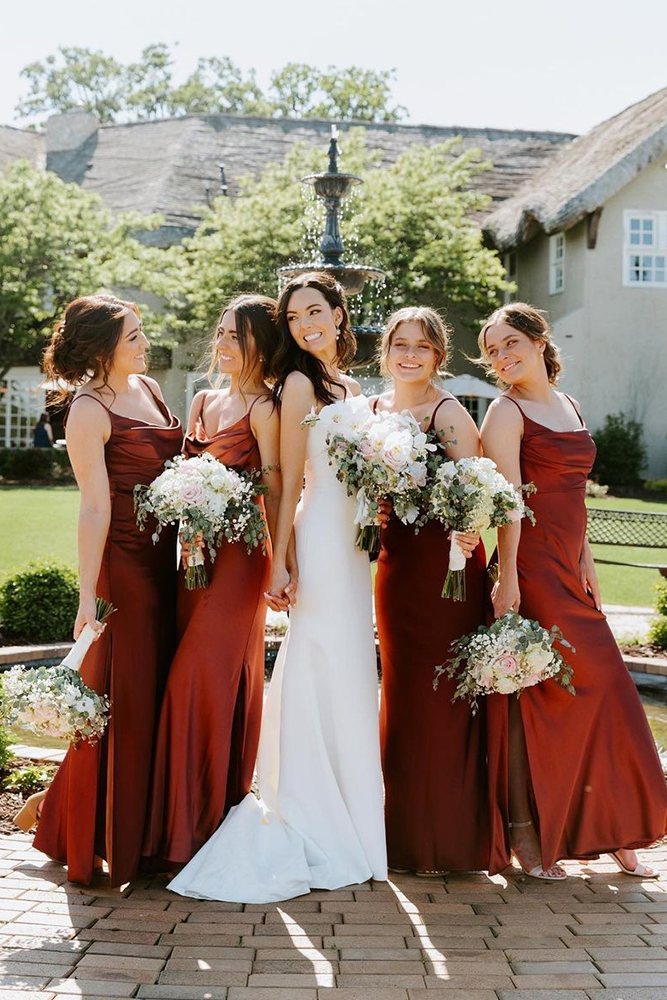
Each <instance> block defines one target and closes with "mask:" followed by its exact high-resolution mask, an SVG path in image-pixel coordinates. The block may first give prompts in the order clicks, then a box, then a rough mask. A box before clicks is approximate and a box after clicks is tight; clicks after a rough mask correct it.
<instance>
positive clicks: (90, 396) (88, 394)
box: [67, 392, 111, 413]
mask: <svg viewBox="0 0 667 1000" xmlns="http://www.w3.org/2000/svg"><path fill="white" fill-rule="evenodd" d="M78 399H94V400H95V402H96V403H99V404H100V406H103V407H104V409H105V410H106V411H107V413H111V410H110V409H109V407H108V406H107V404H106V403H103V402H102V400H101V399H98V398H97V396H93V394H92V392H80V393H79V394H78V396H75V397H74V399H73V400H72V401H71V403H70V404H69V406H68V407H67V412H68V413H69V411H70V410H71V409H72V407H73V406H74V404H75V403H76V401H77V400H78Z"/></svg>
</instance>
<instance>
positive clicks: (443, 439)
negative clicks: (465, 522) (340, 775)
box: [373, 307, 489, 876]
mask: <svg viewBox="0 0 667 1000" xmlns="http://www.w3.org/2000/svg"><path fill="white" fill-rule="evenodd" d="M448 348H449V345H448V332H447V330H446V328H445V326H444V324H443V322H442V320H441V318H440V316H439V315H438V314H437V312H435V311H434V310H433V309H429V308H424V307H421V308H407V309H401V310H399V311H398V312H397V313H395V314H394V315H393V316H392V317H391V318H390V320H389V322H388V324H387V327H386V330H385V333H384V336H383V338H382V346H381V371H382V374H383V375H385V377H387V378H388V379H389V380H390V388H389V389H388V390H387V391H386V392H384V393H382V395H381V396H379V397H378V398H377V399H376V400H375V401H374V403H373V408H374V409H376V411H386V412H400V411H404V410H408V411H409V412H410V413H412V415H413V416H414V417H415V419H416V420H417V421H418V422H419V424H420V426H421V428H422V429H423V430H424V431H429V432H432V433H433V434H434V435H435V436H436V437H437V439H438V441H439V445H440V447H441V448H442V450H443V452H445V453H446V455H447V457H448V458H449V459H454V460H456V459H459V458H465V457H469V456H473V455H479V454H481V446H480V440H479V433H478V431H477V428H476V427H475V424H474V422H473V420H472V418H471V417H470V415H469V413H468V412H467V410H466V409H465V408H464V407H463V406H462V405H461V404H460V403H459V402H458V400H457V399H456V398H455V397H454V396H452V394H451V393H449V392H447V391H446V390H445V389H443V388H442V387H441V381H442V378H443V376H445V375H446V372H445V370H444V369H445V364H446V361H447V354H448ZM460 537H461V541H462V547H464V548H465V550H466V554H467V555H468V556H469V557H470V558H469V559H468V562H467V565H466V586H467V600H466V601H465V603H455V602H453V601H451V600H449V599H443V598H441V596H440V594H441V591H442V584H443V582H444V578H445V574H446V571H447V565H448V560H449V544H450V543H449V532H448V531H447V529H446V528H444V527H443V525H442V524H440V523H439V522H436V521H430V522H428V523H427V524H426V525H425V526H424V527H423V528H421V529H420V531H419V533H418V534H415V531H414V528H413V527H412V526H410V525H404V524H402V523H401V522H400V521H399V520H398V519H397V518H396V517H395V516H393V515H392V517H391V518H390V520H389V523H388V525H387V527H386V528H385V529H384V530H383V532H382V548H381V551H380V556H379V560H378V570H377V577H376V584H375V588H376V589H375V609H376V617H377V627H378V634H379V638H380V654H381V660H382V705H381V717H380V726H381V743H382V762H383V771H384V781H385V796H386V798H385V817H386V825H387V850H388V857H389V864H390V866H391V867H392V868H393V869H394V870H395V871H396V870H399V871H400V870H413V871H416V872H417V874H418V875H425V876H428V875H440V874H442V873H443V871H445V870H453V871H470V870H476V869H485V868H487V867H488V861H489V839H488V817H487V791H486V762H485V730H484V721H483V712H482V713H480V714H478V715H477V716H473V715H472V714H471V712H470V709H469V708H468V706H467V704H465V703H464V702H456V703H454V704H452V696H453V694H454V688H455V685H454V682H453V681H449V680H446V679H445V680H443V681H441V683H440V686H439V688H438V690H437V691H434V690H433V676H434V668H435V666H436V664H439V663H442V662H443V660H444V659H446V658H447V656H448V652H449V648H450V646H451V644H452V642H453V641H454V640H455V639H458V638H459V637H460V636H462V635H464V634H465V633H467V632H470V631H473V630H474V629H475V628H477V626H478V625H480V624H481V623H482V621H483V619H484V574H485V568H486V559H485V554H484V546H483V545H482V544H481V543H479V536H478V535H476V534H470V535H462V536H460ZM478 543H479V544H478Z"/></svg>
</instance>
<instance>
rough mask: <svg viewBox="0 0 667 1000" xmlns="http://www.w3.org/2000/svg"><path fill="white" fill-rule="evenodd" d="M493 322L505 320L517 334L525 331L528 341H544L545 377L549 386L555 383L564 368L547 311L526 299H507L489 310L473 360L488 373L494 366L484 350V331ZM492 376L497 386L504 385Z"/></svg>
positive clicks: (485, 332) (485, 331)
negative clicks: (505, 302) (489, 313)
mask: <svg viewBox="0 0 667 1000" xmlns="http://www.w3.org/2000/svg"><path fill="white" fill-rule="evenodd" d="M496 323H507V325H508V326H511V327H512V329H514V330H518V331H519V333H525V335H526V336H527V337H529V338H530V340H532V341H534V342H536V343H541V344H544V353H543V355H542V357H543V358H544V364H545V366H546V369H547V378H548V379H549V382H550V383H551V385H556V383H557V382H558V376H559V374H560V372H561V371H562V368H563V365H562V363H561V360H560V350H559V348H558V347H557V346H556V344H555V343H554V340H553V337H552V335H551V327H550V326H549V321H548V319H547V317H546V313H544V312H542V311H541V310H540V309H536V308H535V306H531V305H529V304H528V303H527V302H510V303H509V304H508V305H506V306H501V307H500V309H496V311H495V312H494V313H491V315H490V316H489V318H488V319H487V320H486V321H485V323H484V326H483V327H482V329H481V331H480V334H479V336H478V338H477V343H478V346H479V351H480V356H479V357H478V358H473V359H472V360H474V361H476V362H477V363H478V364H479V365H481V366H482V368H484V369H485V370H486V371H487V372H492V371H493V365H492V364H491V361H490V358H489V355H488V353H487V350H486V334H487V331H488V330H489V328H490V327H492V326H495V325H496ZM494 378H495V380H496V382H498V384H499V385H505V383H504V382H503V381H502V379H499V378H498V377H497V376H494Z"/></svg>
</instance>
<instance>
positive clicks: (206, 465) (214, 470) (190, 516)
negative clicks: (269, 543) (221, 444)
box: [134, 451, 267, 590]
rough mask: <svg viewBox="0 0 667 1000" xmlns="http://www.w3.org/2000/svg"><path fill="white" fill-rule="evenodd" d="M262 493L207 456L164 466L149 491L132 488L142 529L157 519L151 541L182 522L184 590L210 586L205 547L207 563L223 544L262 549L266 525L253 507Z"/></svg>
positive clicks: (252, 482)
mask: <svg viewBox="0 0 667 1000" xmlns="http://www.w3.org/2000/svg"><path fill="white" fill-rule="evenodd" d="M263 492H264V488H263V487H262V486H260V485H259V484H258V483H257V482H256V481H255V480H254V479H253V478H252V477H250V476H248V475H244V474H241V473H239V472H235V471H234V470H233V469H228V468H227V466H226V465H223V464H222V462H219V461H218V460H217V458H214V457H213V455H211V454H210V453H209V452H206V451H205V452H203V454H201V455H198V456H197V457H196V458H185V457H184V456H183V455H178V456H177V457H176V458H174V459H170V460H169V461H167V462H165V471H164V472H162V473H160V475H159V476H158V477H157V478H156V479H154V480H153V482H152V483H151V484H150V485H149V486H143V485H141V484H140V485H137V486H135V487H134V509H135V511H136V515H137V524H138V525H139V527H140V528H142V529H143V528H144V527H145V524H146V518H147V517H148V515H149V514H152V515H153V516H154V517H155V519H156V521H157V528H156V529H155V532H154V533H153V541H154V542H157V540H158V538H159V536H160V531H161V530H162V528H163V527H164V525H165V524H173V523H174V522H175V521H180V522H181V526H180V535H181V538H182V540H183V541H185V542H187V543H188V544H189V545H190V555H189V556H188V560H187V567H186V570H185V586H186V587H187V589H188V590H196V589H197V588H200V587H206V586H208V577H207V575H206V568H205V566H204V554H203V551H202V549H203V546H204V545H206V546H208V551H209V555H210V557H211V561H213V560H214V559H215V556H216V550H217V549H218V548H219V547H220V545H221V544H222V542H223V540H224V539H227V541H228V542H239V541H244V542H245V543H246V546H247V548H248V552H250V551H251V549H253V548H254V547H255V546H256V545H262V547H264V545H265V543H266V538H267V529H266V522H265V520H264V515H263V513H262V510H261V508H260V507H259V506H258V505H257V504H256V503H255V502H254V500H255V497H257V496H259V495H260V494H261V493H263ZM202 539H203V542H202Z"/></svg>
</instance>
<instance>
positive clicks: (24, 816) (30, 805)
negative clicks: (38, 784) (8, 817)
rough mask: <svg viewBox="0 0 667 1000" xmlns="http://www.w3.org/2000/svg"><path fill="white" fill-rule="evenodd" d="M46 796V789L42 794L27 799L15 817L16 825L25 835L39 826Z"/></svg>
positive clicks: (37, 793)
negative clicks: (38, 822)
mask: <svg viewBox="0 0 667 1000" xmlns="http://www.w3.org/2000/svg"><path fill="white" fill-rule="evenodd" d="M45 796H46V789H45V788H44V789H42V791H41V792H35V793H34V795H31V796H30V798H28V799H26V801H25V802H24V803H23V805H22V807H21V808H20V809H19V811H18V812H17V814H16V816H15V817H14V823H15V825H16V826H18V828H19V830H23V832H24V833H30V831H31V830H32V828H33V826H37V821H38V819H39V817H40V813H41V811H42V802H43V801H44V797H45Z"/></svg>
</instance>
